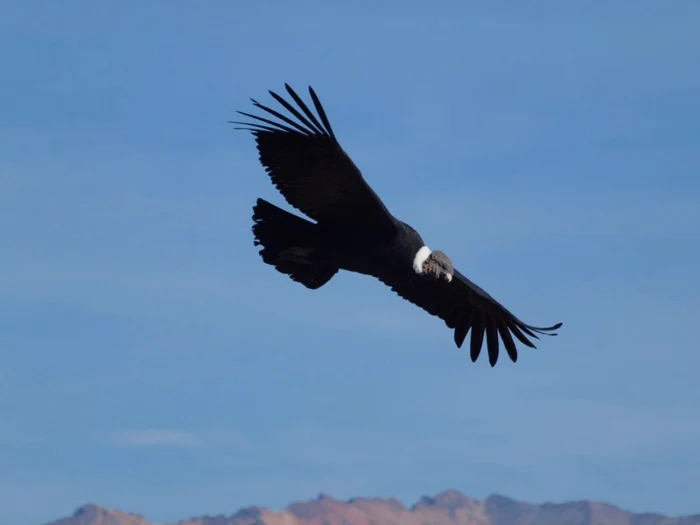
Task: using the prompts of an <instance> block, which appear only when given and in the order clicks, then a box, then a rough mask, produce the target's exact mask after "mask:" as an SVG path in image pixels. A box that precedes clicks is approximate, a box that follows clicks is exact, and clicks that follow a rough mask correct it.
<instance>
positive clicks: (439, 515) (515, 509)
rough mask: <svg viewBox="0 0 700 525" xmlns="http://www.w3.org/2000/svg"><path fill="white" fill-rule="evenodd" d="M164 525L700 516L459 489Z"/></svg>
mask: <svg viewBox="0 0 700 525" xmlns="http://www.w3.org/2000/svg"><path fill="white" fill-rule="evenodd" d="M47 525H156V524H155V523H153V522H150V521H148V520H147V519H146V518H144V517H143V516H139V515H136V514H130V513H127V512H123V511H120V510H111V509H105V508H103V507H99V506H97V505H93V504H88V505H84V506H82V507H80V508H78V510H76V511H75V513H73V515H72V516H69V517H66V518H62V519H59V520H56V521H53V522H51V523H50V524H47ZM165 525H700V514H695V515H693V516H678V517H669V516H663V515H661V514H655V513H634V512H630V511H626V510H622V509H620V508H618V507H615V506H614V505H610V504H607V503H600V502H595V501H587V500H586V501H572V502H566V503H543V504H532V503H526V502H522V501H516V500H514V499H511V498H508V497H506V496H501V495H498V494H492V495H491V496H489V497H488V498H486V499H482V500H478V499H472V498H470V497H468V496H465V495H464V494H462V493H461V492H459V491H457V490H446V491H444V492H441V493H440V494H437V495H436V496H433V497H430V496H423V497H422V498H421V499H420V500H419V501H418V502H416V503H415V504H414V505H413V506H411V507H406V506H405V505H404V504H403V503H401V502H400V501H399V500H397V499H395V498H390V499H382V498H352V499H350V500H348V501H340V500H337V499H335V498H333V497H331V496H328V495H327V494H319V495H318V497H317V498H315V499H312V500H308V501H303V502H295V503H291V504H290V505H288V506H287V507H286V508H285V509H282V510H271V509H266V508H264V507H259V506H249V507H245V508H242V509H240V510H239V511H237V512H236V513H235V514H232V515H231V516H228V517H227V516H223V515H218V516H201V517H194V518H189V519H184V520H180V521H178V522H174V523H170V524H165Z"/></svg>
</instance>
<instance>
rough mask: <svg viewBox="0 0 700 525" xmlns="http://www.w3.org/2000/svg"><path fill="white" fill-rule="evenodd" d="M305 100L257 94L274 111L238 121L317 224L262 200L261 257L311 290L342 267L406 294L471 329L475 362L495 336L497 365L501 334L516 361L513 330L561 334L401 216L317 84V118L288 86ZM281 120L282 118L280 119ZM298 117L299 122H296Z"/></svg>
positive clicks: (281, 185)
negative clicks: (523, 316) (523, 315)
mask: <svg viewBox="0 0 700 525" xmlns="http://www.w3.org/2000/svg"><path fill="white" fill-rule="evenodd" d="M285 88H286V90H287V93H288V94H289V96H290V97H291V98H292V100H293V101H294V102H295V103H296V105H297V108H295V107H294V106H293V105H292V104H291V103H290V102H289V101H287V100H285V99H284V98H282V97H281V96H279V95H278V94H276V93H274V92H272V91H270V95H271V96H272V97H273V98H274V99H275V100H276V101H277V102H279V104H280V105H281V106H282V107H283V108H284V109H286V110H287V111H288V112H289V113H290V116H286V115H283V114H282V113H280V112H279V111H277V110H275V109H272V108H270V107H267V106H264V105H262V104H260V103H259V102H257V101H255V100H252V102H253V105H254V106H255V107H257V108H259V109H261V110H263V111H265V112H266V113H267V114H268V115H267V118H266V117H263V116H256V115H252V114H250V113H246V112H243V111H238V113H239V114H241V115H243V116H246V117H249V118H251V119H254V122H237V121H234V122H231V123H232V124H237V125H241V126H243V127H237V128H235V129H243V130H247V131H250V132H251V133H252V135H253V136H254V137H255V142H256V145H257V150H258V154H259V160H260V163H261V164H262V166H263V167H264V169H265V171H266V172H267V173H268V175H269V177H270V179H271V180H272V183H273V185H274V186H275V187H276V188H277V189H278V190H279V192H280V193H281V194H282V196H283V197H284V198H285V200H286V201H287V203H288V204H290V205H291V206H293V207H294V208H296V209H297V210H299V211H300V212H302V213H303V214H305V215H306V216H307V217H309V218H310V219H312V221H313V222H312V221H309V220H307V219H306V218H302V217H299V216H298V215H295V214H293V213H290V212H288V211H285V210H283V209H281V208H279V207H277V206H275V205H273V204H271V203H269V202H267V201H265V200H263V199H260V198H259V199H257V202H256V204H255V206H254V207H253V228H252V229H253V235H254V245H255V246H262V250H261V251H260V252H259V253H260V256H261V257H262V260H263V261H264V262H265V263H267V264H269V265H271V266H274V267H275V269H277V271H279V272H281V273H283V274H286V275H288V276H289V277H290V278H291V279H292V280H294V281H296V282H298V283H301V284H302V285H304V286H306V287H307V288H309V289H311V290H316V289H318V288H320V287H321V286H323V285H324V284H326V283H327V282H328V281H330V280H331V279H332V278H333V276H334V275H335V274H336V273H338V271H339V270H345V271H349V272H356V273H360V274H364V275H368V276H372V277H374V278H376V279H378V280H379V281H381V282H382V283H384V284H385V285H387V286H388V287H389V288H391V290H393V291H394V292H395V293H396V294H398V295H399V296H400V297H402V298H403V299H405V300H407V301H409V302H411V303H413V304H414V305H416V306H418V307H420V308H422V309H423V310H425V311H426V312H428V313H429V314H431V315H434V316H437V317H439V318H440V319H442V320H443V321H444V322H445V324H446V325H447V326H448V327H449V328H450V329H453V330H454V341H455V344H456V345H457V347H458V348H461V347H462V344H463V343H464V341H465V338H466V337H467V335H468V334H469V332H470V330H471V340H470V343H469V348H470V357H471V360H472V362H475V361H476V360H477V359H478V357H479V354H480V353H481V349H482V347H483V343H484V336H485V338H486V348H487V351H488V359H489V363H490V365H491V366H492V367H493V366H495V365H496V362H497V361H498V355H499V346H500V344H499V336H500V340H501V341H502V343H503V347H504V348H505V350H506V352H507V354H508V356H509V357H510V359H511V360H512V361H513V362H516V361H517V359H518V351H517V348H516V345H515V341H514V339H513V336H514V337H515V338H516V339H518V340H519V341H520V342H521V343H522V344H524V345H526V346H528V347H531V348H535V345H534V344H533V343H532V341H531V340H530V339H529V338H528V336H529V337H530V338H535V339H539V337H538V336H537V334H544V335H556V333H553V332H554V331H555V330H557V329H558V328H559V327H561V325H562V323H557V324H555V325H553V326H549V327H537V326H532V325H529V324H526V323H524V322H523V321H521V320H520V319H518V318H517V317H516V316H515V315H513V314H512V313H511V312H510V311H508V310H507V309H506V308H505V307H504V306H503V305H501V304H500V303H499V302H498V301H496V300H495V299H494V298H493V297H491V296H490V295H489V294H488V293H487V292H486V291H484V290H483V289H482V288H480V287H479V286H477V285H476V284H475V283H473V282H472V281H470V280H469V279H467V278H466V277H465V276H464V275H462V274H461V273H460V272H459V270H457V269H456V268H455V267H454V264H453V263H452V261H451V260H450V259H449V257H447V255H445V253H443V252H442V251H439V250H431V249H430V248H429V247H428V246H427V245H426V243H425V242H424V241H423V239H422V237H421V236H420V234H419V233H418V232H417V231H416V230H415V229H413V228H412V227H411V226H409V225H408V224H406V223H405V222H403V221H401V220H399V219H397V218H396V217H394V216H393V215H392V214H391V213H390V212H389V210H388V209H387V207H386V206H385V204H384V203H383V202H382V200H381V199H380V198H379V196H378V195H377V194H376V193H375V192H374V190H373V189H372V188H371V187H370V185H369V184H368V183H367V182H366V180H365V179H364V177H363V176H362V173H361V172H360V170H359V169H358V168H357V166H356V165H355V164H354V163H353V161H352V160H351V159H350V157H349V156H348V154H347V153H346V152H345V151H344V150H343V148H342V147H341V146H340V143H339V142H338V140H337V138H336V136H335V134H334V132H333V129H332V128H331V124H330V122H329V120H328V117H327V116H326V112H325V111H324V109H323V106H322V105H321V102H320V100H319V98H318V96H317V95H316V93H315V92H314V90H313V88H311V87H309V94H310V96H311V100H312V102H313V105H314V107H315V109H316V112H317V115H314V113H313V112H312V111H311V110H310V109H309V107H308V106H307V105H306V103H304V101H303V100H302V99H301V97H299V95H297V93H296V92H295V91H294V90H293V89H292V88H291V87H290V86H289V85H288V84H285ZM270 117H275V118H276V119H277V120H272V119H271V118H270ZM291 117H294V118H295V119H296V120H294V119H293V118H291Z"/></svg>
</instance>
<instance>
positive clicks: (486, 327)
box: [379, 270, 562, 366]
mask: <svg viewBox="0 0 700 525" xmlns="http://www.w3.org/2000/svg"><path fill="white" fill-rule="evenodd" d="M379 280H380V281H382V282H383V283H384V284H386V285H387V286H389V287H391V289H392V290H393V291H394V292H396V293H397V294H398V295H399V296H400V297H402V298H404V299H406V300H407V301H409V302H411V303H413V304H414V305H416V306H418V307H420V308H422V309H423V310H425V311H426V312H428V313H429V314H431V315H434V316H437V317H439V318H440V319H442V320H443V321H445V324H446V325H447V326H448V327H449V328H452V329H454V340H455V344H456V345H457V347H458V348H461V347H462V344H463V343H464V341H465V339H466V337H467V335H468V334H469V332H471V340H470V344H469V350H470V357H471V360H472V361H476V360H477V359H478V357H479V355H480V354H481V350H482V348H483V346H484V338H485V339H486V348H487V351H488V358H489V364H490V365H491V366H495V365H496V362H497V361H498V357H499V353H500V345H501V343H502V344H503V347H504V348H505V350H506V353H507V354H508V357H510V359H511V360H512V361H513V362H516V361H517V360H518V350H517V347H516V345H515V340H514V338H513V337H515V339H517V340H519V341H520V342H521V343H522V344H524V345H526V346H528V347H530V348H536V347H535V345H534V344H533V342H532V341H531V340H530V338H534V339H539V337H538V334H540V335H556V334H555V333H552V332H553V331H554V330H557V329H559V328H560V327H561V325H562V323H557V324H555V325H553V326H549V327H537V326H532V325H528V324H526V323H524V322H523V321H521V320H520V319H518V318H517V317H515V316H514V315H513V314H512V313H511V312H509V311H508V310H507V309H506V308H505V307H504V306H503V305H501V304H500V303H499V302H498V301H496V300H495V299H494V298H493V297H491V296H490V295H489V294H488V293H487V292H485V291H484V290H483V289H482V288H480V287H479V286H477V285H476V284H474V283H473V282H471V281H470V280H469V279H467V278H466V277H465V276H464V275H462V274H461V273H460V272H458V271H456V270H455V272H454V276H453V278H452V281H451V282H449V283H448V282H445V281H437V280H428V279H424V278H421V277H420V276H418V275H412V274H411V273H410V272H404V273H401V274H399V273H392V274H387V275H383V276H380V277H379Z"/></svg>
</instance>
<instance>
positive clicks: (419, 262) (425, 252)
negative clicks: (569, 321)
mask: <svg viewBox="0 0 700 525" xmlns="http://www.w3.org/2000/svg"><path fill="white" fill-rule="evenodd" d="M413 269H414V271H415V272H416V273H417V274H419V275H424V276H425V277H428V278H431V279H438V280H443V281H447V282H448V283H449V282H450V281H452V276H453V275H454V265H453V264H452V261H451V260H450V258H449V257H448V256H447V255H445V254H444V253H443V252H441V251H440V250H435V251H430V249H428V247H427V246H423V247H422V248H421V249H420V250H418V253H417V254H416V257H415V259H414V261H413Z"/></svg>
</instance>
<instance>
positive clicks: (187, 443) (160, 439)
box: [108, 428, 200, 447]
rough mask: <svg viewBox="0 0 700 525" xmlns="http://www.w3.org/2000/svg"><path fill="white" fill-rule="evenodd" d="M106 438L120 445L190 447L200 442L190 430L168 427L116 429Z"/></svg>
mask: <svg viewBox="0 0 700 525" xmlns="http://www.w3.org/2000/svg"><path fill="white" fill-rule="evenodd" d="M108 440H109V442H110V443H112V444H114V445H117V446H120V447H154V446H169V447H191V446H193V445H197V444H199V443H200V440H199V439H198V437H197V436H196V435H194V434H192V433H190V432H184V431H182V430H174V429H168V428H144V429H131V430H117V431H115V432H112V433H110V434H109V435H108Z"/></svg>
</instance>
